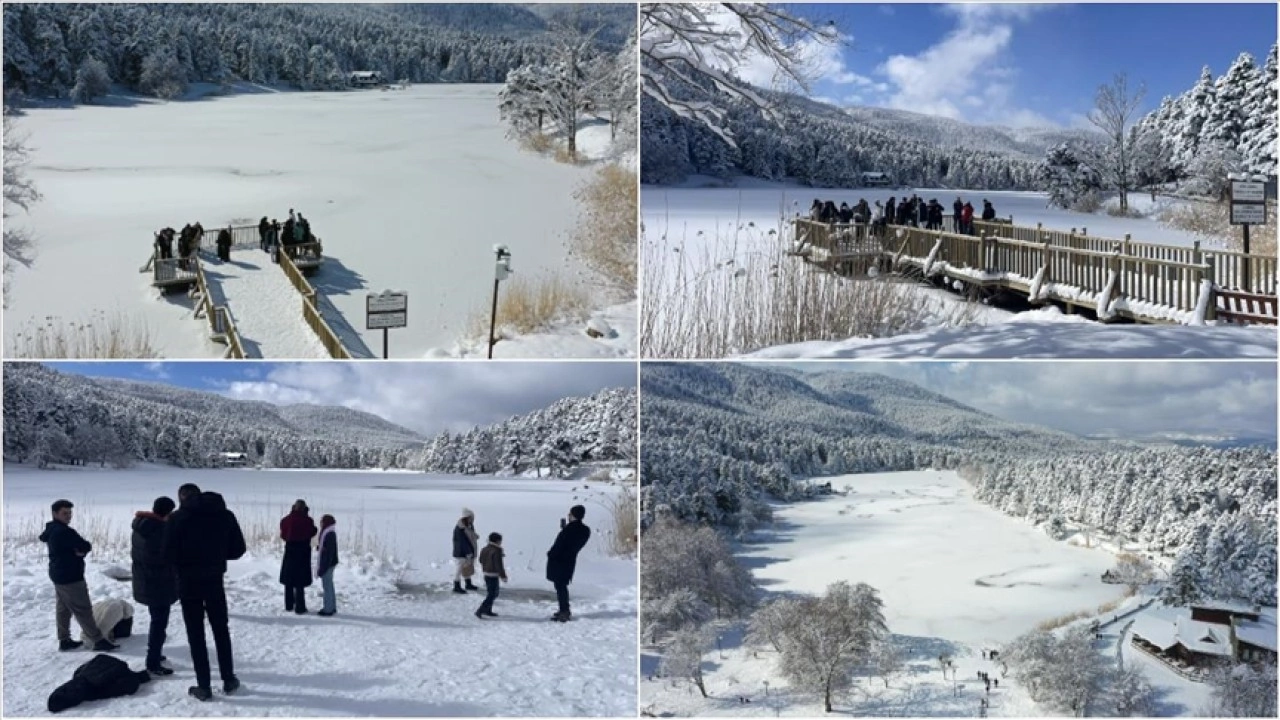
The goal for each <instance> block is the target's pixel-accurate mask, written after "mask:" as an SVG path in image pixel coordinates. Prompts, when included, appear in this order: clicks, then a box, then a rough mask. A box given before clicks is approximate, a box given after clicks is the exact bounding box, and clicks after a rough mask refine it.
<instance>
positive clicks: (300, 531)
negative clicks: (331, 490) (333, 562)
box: [280, 500, 319, 615]
mask: <svg viewBox="0 0 1280 720" xmlns="http://www.w3.org/2000/svg"><path fill="white" fill-rule="evenodd" d="M310 512H311V508H309V507H307V502H306V501H305V500H298V501H297V502H295V503H294V504H293V508H292V509H291V510H290V511H289V514H288V515H285V516H284V517H283V518H281V520H280V539H281V540H283V541H284V559H283V560H281V561H280V584H281V585H283V586H284V611H285V612H294V613H297V614H299V615H306V614H307V594H306V591H307V588H308V587H310V586H311V538H313V537H315V536H316V533H317V532H319V531H318V530H316V523H315V521H314V520H312V519H311V515H310Z"/></svg>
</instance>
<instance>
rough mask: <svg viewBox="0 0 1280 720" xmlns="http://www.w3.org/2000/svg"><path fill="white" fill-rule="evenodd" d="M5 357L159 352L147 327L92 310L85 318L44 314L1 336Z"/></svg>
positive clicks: (141, 355)
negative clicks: (36, 320) (3, 339)
mask: <svg viewBox="0 0 1280 720" xmlns="http://www.w3.org/2000/svg"><path fill="white" fill-rule="evenodd" d="M5 345H6V347H5V357H7V358H50V359H52V358H98V359H137V358H155V357H159V356H160V352H159V350H157V349H156V347H155V346H154V345H153V344H152V340H151V331H150V330H149V329H148V328H147V326H146V325H145V324H144V323H137V322H135V321H134V320H132V319H131V318H128V317H125V316H124V315H122V314H120V313H114V314H111V315H107V314H106V313H105V312H103V311H101V310H95V311H94V313H93V315H91V316H90V318H89V319H88V320H81V321H77V320H65V319H63V318H60V317H53V316H50V317H46V318H45V319H44V324H43V325H41V324H38V323H37V322H35V321H27V322H26V323H25V324H24V325H22V326H21V327H19V328H18V330H17V332H14V333H10V334H8V335H6V336H5Z"/></svg>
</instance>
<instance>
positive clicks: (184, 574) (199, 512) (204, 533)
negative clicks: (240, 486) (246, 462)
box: [164, 492, 246, 595]
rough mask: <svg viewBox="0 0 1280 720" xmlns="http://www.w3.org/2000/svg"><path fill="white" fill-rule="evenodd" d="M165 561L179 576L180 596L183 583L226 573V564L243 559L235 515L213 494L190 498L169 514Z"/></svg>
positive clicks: (191, 583)
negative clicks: (229, 561)
mask: <svg viewBox="0 0 1280 720" xmlns="http://www.w3.org/2000/svg"><path fill="white" fill-rule="evenodd" d="M164 530H165V532H164V558H165V560H166V561H168V562H169V563H170V564H171V565H173V566H174V569H175V570H176V571H177V573H178V585H179V588H178V589H179V595H181V592H182V586H183V585H184V584H189V585H192V586H193V587H195V586H202V585H203V583H201V582H200V580H205V579H210V578H214V577H216V578H218V579H221V577H222V575H223V574H224V573H226V572H227V561H228V560H238V559H240V558H241V557H243V556H244V553H245V549H246V548H245V544H244V533H243V532H241V530H240V523H239V521H237V520H236V516H235V513H233V512H231V511H230V510H228V509H227V503H226V501H225V500H223V499H222V496H221V495H219V494H218V493H215V492H204V493H200V494H199V495H192V496H191V497H189V498H187V499H186V500H184V501H183V502H182V505H181V506H180V507H179V508H178V509H177V510H174V511H173V513H172V514H170V515H169V519H168V520H167V521H166V522H165V528H164Z"/></svg>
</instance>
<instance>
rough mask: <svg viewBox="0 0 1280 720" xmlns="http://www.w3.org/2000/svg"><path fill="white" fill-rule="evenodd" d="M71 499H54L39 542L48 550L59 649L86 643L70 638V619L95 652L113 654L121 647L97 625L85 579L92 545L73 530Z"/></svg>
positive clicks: (72, 647)
mask: <svg viewBox="0 0 1280 720" xmlns="http://www.w3.org/2000/svg"><path fill="white" fill-rule="evenodd" d="M74 507H75V505H73V504H72V503H71V501H70V500H55V501H54V502H53V505H52V506H51V510H52V511H53V519H52V520H50V521H49V522H47V523H45V526H44V532H42V533H40V542H42V543H44V544H45V545H47V546H48V547H49V579H50V580H52V581H53V595H54V601H55V603H56V605H55V608H54V622H55V623H56V625H57V632H58V649H59V650H61V651H66V650H75V649H76V648H78V647H80V646H82V645H83V644H84V643H82V642H80V641H79V640H72V639H71V617H72V616H73V615H74V616H75V618H76V624H78V625H79V626H80V632H81V633H82V634H83V635H84V637H85V640H87V641H88V642H90V643H91V645H90V647H91V648H92V649H93V650H94V651H95V652H111V651H112V650H115V649H116V648H118V647H120V646H119V645H116V644H115V643H113V642H111V641H110V640H107V639H106V638H105V637H103V635H102V632H101V631H100V630H98V623H96V622H94V619H93V603H92V602H91V601H90V600H89V584H88V583H87V582H85V579H84V557H85V556H86V555H88V554H89V553H90V552H91V551H92V550H93V546H92V545H90V544H89V541H88V540H85V539H84V538H83V537H80V533H78V532H76V531H75V530H73V529H72V528H71V516H72V508H74Z"/></svg>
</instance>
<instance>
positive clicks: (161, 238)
mask: <svg viewBox="0 0 1280 720" xmlns="http://www.w3.org/2000/svg"><path fill="white" fill-rule="evenodd" d="M175 238H177V241H178V258H179V260H178V267H180V268H182V269H183V270H188V269H190V268H189V267H188V266H189V263H190V260H189V259H188V258H190V257H191V256H192V255H194V254H195V253H196V252H197V251H198V250H199V249H200V241H201V239H203V238H204V226H203V225H201V224H200V223H188V224H186V225H184V226H183V227H182V232H181V233H179V232H177V231H176V230H174V229H173V228H171V227H167V228H163V229H161V230H160V231H159V232H157V233H156V234H155V247H156V253H157V257H158V258H160V259H161V260H168V259H170V258H172V257H173V241H174V239H175Z"/></svg>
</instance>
